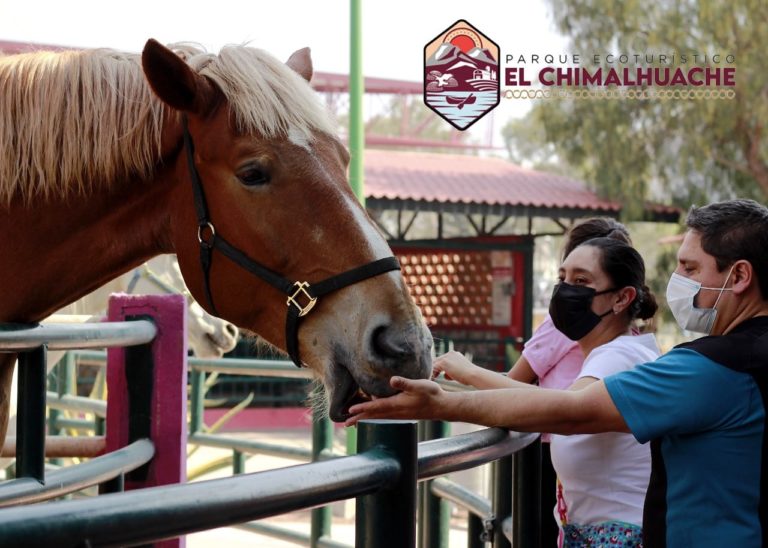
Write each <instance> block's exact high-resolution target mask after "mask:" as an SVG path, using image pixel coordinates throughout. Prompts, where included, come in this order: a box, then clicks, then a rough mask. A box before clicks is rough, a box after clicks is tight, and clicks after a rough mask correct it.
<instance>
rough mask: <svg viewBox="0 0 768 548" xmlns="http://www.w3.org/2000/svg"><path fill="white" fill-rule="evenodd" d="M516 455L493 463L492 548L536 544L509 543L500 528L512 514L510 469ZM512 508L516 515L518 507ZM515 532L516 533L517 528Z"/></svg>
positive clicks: (525, 547) (515, 547)
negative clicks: (495, 517) (493, 515)
mask: <svg viewBox="0 0 768 548" xmlns="http://www.w3.org/2000/svg"><path fill="white" fill-rule="evenodd" d="M516 455H517V454H515V455H510V456H507V457H504V458H501V459H499V460H497V461H495V462H494V463H493V476H492V477H493V485H492V489H493V495H492V498H493V513H494V514H495V515H496V516H497V520H496V524H495V527H494V531H493V547H494V548H510V546H514V548H528V547H529V546H538V544H525V543H522V544H521V543H519V542H515V543H512V544H510V542H509V541H508V540H507V537H506V536H504V532H503V531H502V528H501V524H502V522H503V521H504V519H505V518H506V517H507V516H509V515H510V514H512V498H513V493H512V477H513V475H512V471H513V457H514V456H516ZM517 490H518V487H517V486H515V493H517ZM516 500H518V499H516ZM526 503H527V502H526ZM514 510H515V515H517V513H518V512H519V510H518V507H517V506H516V507H515V509H514ZM537 510H538V508H537ZM517 526H518V522H517V521H515V529H517ZM515 533H517V530H516V531H515Z"/></svg>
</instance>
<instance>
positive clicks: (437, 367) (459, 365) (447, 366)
mask: <svg viewBox="0 0 768 548" xmlns="http://www.w3.org/2000/svg"><path fill="white" fill-rule="evenodd" d="M480 369H482V368H481V367H478V366H476V365H475V364H473V363H472V362H471V361H469V360H468V359H467V358H465V357H464V355H463V354H461V353H459V352H456V351H454V350H451V351H450V352H447V353H445V354H443V355H442V356H438V357H437V358H435V361H434V362H433V363H432V378H433V379H436V378H437V377H438V376H439V375H440V373H444V374H445V378H446V379H448V380H454V381H456V382H460V383H461V384H467V385H470V386H475V385H474V383H473V379H474V376H475V375H476V374H477V373H478V370H480Z"/></svg>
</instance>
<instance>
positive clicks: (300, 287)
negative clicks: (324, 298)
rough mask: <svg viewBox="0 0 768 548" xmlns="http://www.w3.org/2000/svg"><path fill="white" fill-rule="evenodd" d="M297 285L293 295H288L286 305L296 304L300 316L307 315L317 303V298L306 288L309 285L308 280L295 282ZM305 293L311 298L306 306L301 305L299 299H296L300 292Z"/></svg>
mask: <svg viewBox="0 0 768 548" xmlns="http://www.w3.org/2000/svg"><path fill="white" fill-rule="evenodd" d="M293 285H294V286H295V287H296V291H294V292H293V295H291V296H290V297H288V300H287V301H286V302H285V304H286V305H288V306H291V305H294V306H295V307H296V308H298V309H299V317H301V316H306V315H307V314H308V313H309V311H310V310H312V309H313V308H314V307H315V304H316V303H317V298H316V297H312V295H310V294H309V292H308V291H307V290H306V288H307V287H309V283H308V282H296V283H294V284H293ZM302 293H303V294H304V296H305V297H306V298H307V299H309V302H308V303H307V305H306V306H301V304H300V303H299V301H298V300H296V299H297V298H298V297H299V294H302Z"/></svg>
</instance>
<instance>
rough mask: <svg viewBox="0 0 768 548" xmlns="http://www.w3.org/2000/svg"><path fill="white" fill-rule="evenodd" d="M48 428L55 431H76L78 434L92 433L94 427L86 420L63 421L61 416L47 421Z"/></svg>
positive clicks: (92, 423) (91, 422) (90, 421)
mask: <svg viewBox="0 0 768 548" xmlns="http://www.w3.org/2000/svg"><path fill="white" fill-rule="evenodd" d="M48 425H49V426H50V428H54V429H57V430H77V431H78V432H94V431H95V428H96V425H95V424H94V422H93V421H92V420H87V419H65V418H62V417H61V416H58V417H56V418H55V419H50V420H49V421H48Z"/></svg>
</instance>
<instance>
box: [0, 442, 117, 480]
mask: <svg viewBox="0 0 768 548" xmlns="http://www.w3.org/2000/svg"><path fill="white" fill-rule="evenodd" d="M17 440H18V438H17V436H6V438H5V442H4V443H3V450H2V452H0V456H2V457H15V456H16V447H17ZM105 448H106V441H105V440H104V436H77V437H72V436H46V438H45V456H46V457H48V458H69V457H84V458H93V457H97V456H99V455H101V454H102V453H104V449H105ZM0 485H2V484H1V483H0Z"/></svg>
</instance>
